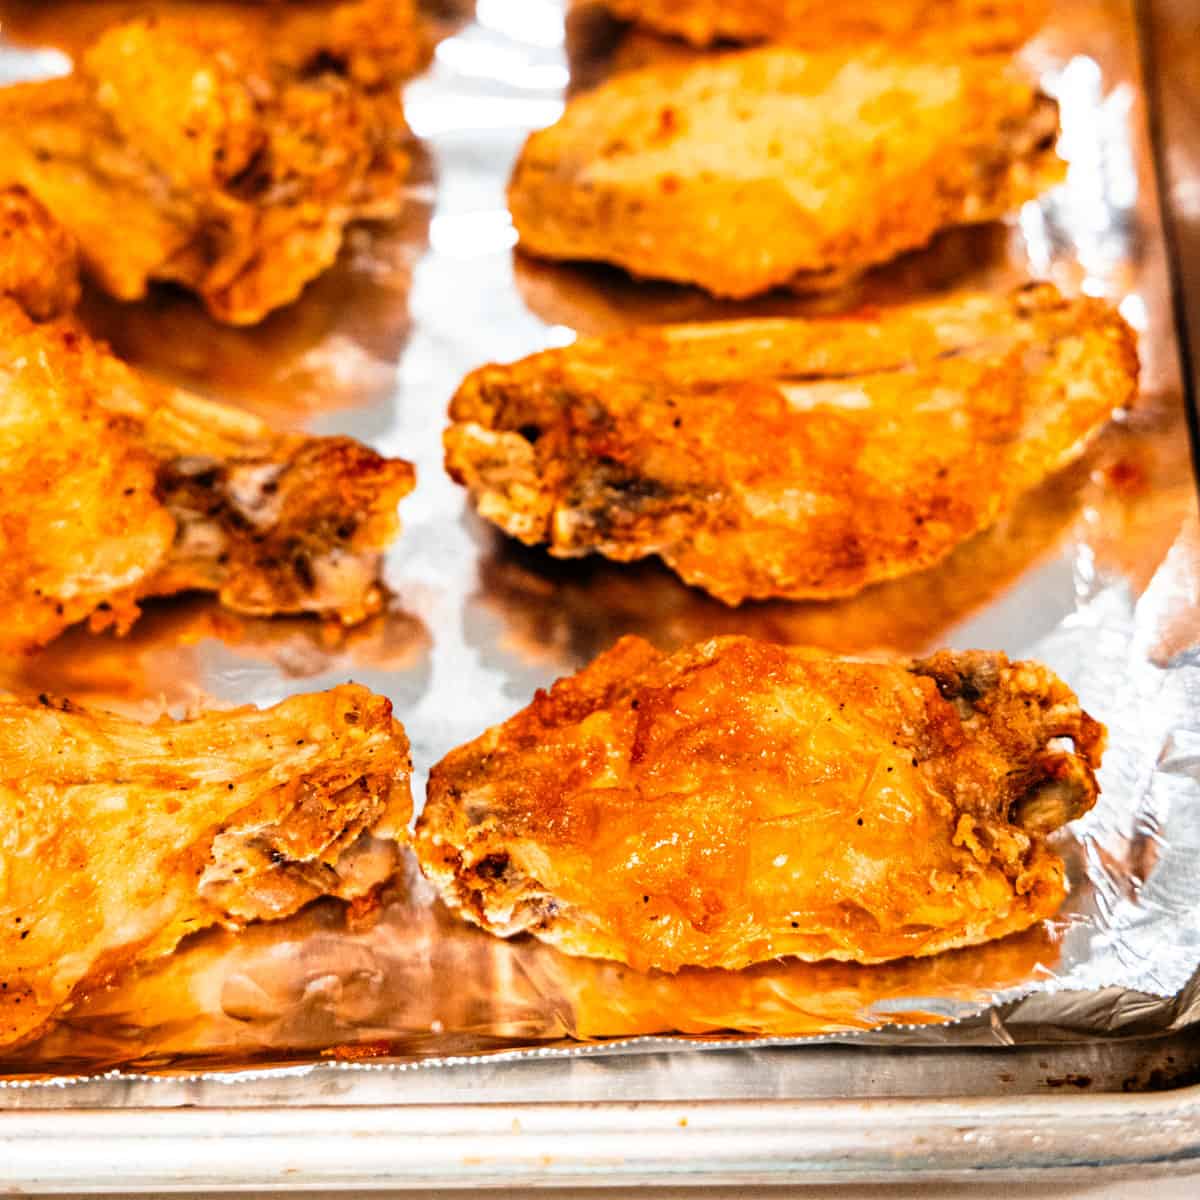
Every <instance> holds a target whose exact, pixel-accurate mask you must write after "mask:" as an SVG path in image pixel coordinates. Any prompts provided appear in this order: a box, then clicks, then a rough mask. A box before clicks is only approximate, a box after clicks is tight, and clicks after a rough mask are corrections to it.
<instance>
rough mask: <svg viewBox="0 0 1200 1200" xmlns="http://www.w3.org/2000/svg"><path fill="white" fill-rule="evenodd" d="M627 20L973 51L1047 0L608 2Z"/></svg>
mask: <svg viewBox="0 0 1200 1200" xmlns="http://www.w3.org/2000/svg"><path fill="white" fill-rule="evenodd" d="M604 2H605V6H606V7H607V8H609V9H610V10H611V11H612V12H613V13H614V14H615V15H616V16H618V17H620V18H621V19H622V20H626V21H633V22H635V23H637V24H639V25H644V26H645V27H647V28H649V29H654V30H657V31H658V32H660V33H666V34H670V35H672V36H674V37H680V38H684V39H685V40H686V41H689V42H691V43H692V45H694V46H711V45H713V44H714V43H716V42H721V41H731V42H777V43H785V44H787V45H791V46H800V47H804V48H811V49H820V48H821V47H824V46H829V45H834V44H841V43H847V44H853V45H861V44H862V43H863V42H866V41H869V40H871V39H875V38H882V39H886V40H887V41H889V42H900V43H906V42H911V41H914V40H917V39H920V38H922V37H927V36H928V37H936V38H938V39H941V40H943V41H949V42H953V43H955V44H959V45H962V46H965V47H967V48H969V49H971V50H975V51H994V50H1010V49H1013V48H1014V47H1016V46H1019V45H1020V44H1021V43H1022V42H1024V41H1026V40H1028V39H1029V38H1030V37H1032V36H1033V34H1034V33H1035V32H1036V31H1037V30H1038V28H1039V27H1040V26H1041V24H1042V23H1043V22H1044V21H1045V19H1046V13H1047V9H1048V7H1049V5H1048V3H1047V0H999V2H997V0H856V2H855V3H854V4H847V5H837V4H829V3H828V2H827V0H604Z"/></svg>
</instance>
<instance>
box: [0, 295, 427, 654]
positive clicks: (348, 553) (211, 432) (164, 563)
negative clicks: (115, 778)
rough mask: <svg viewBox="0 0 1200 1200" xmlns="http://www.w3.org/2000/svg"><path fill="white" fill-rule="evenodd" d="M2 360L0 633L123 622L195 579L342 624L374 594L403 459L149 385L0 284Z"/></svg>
mask: <svg viewBox="0 0 1200 1200" xmlns="http://www.w3.org/2000/svg"><path fill="white" fill-rule="evenodd" d="M0 374H3V375H4V379H5V382H4V391H3V401H2V403H0V481H2V482H3V488H2V489H0V552H2V553H3V557H4V563H5V570H4V571H3V572H2V573H0V608H2V609H3V611H4V613H5V621H4V626H3V629H2V630H0V646H3V647H6V648H8V649H10V650H11V649H18V650H19V649H26V648H29V647H32V646H37V645H42V644H44V643H45V642H47V641H49V640H50V639H51V638H53V637H55V636H56V635H57V634H58V633H60V632H61V631H62V630H63V629H65V628H66V627H67V626H68V625H71V624H73V623H75V622H77V621H80V620H83V619H85V618H88V617H91V618H92V620H93V623H94V624H97V625H104V624H109V623H112V624H116V625H117V626H118V627H120V628H124V627H126V626H128V624H129V623H130V622H131V621H132V620H133V619H134V618H135V617H136V615H137V605H136V601H137V600H138V598H139V597H143V596H152V595H165V594H168V593H171V592H177V591H185V590H194V589H203V590H207V591H215V592H217V593H218V595H219V596H220V598H221V600H222V601H223V602H224V603H226V604H227V605H229V606H230V607H231V608H235V609H238V610H239V611H242V612H249V613H278V612H318V613H328V614H330V615H336V616H338V617H339V618H340V619H341V620H343V621H345V622H347V623H353V622H355V621H358V620H361V619H362V618H363V617H365V616H366V615H367V614H369V613H370V612H372V611H375V610H376V609H377V608H378V607H379V604H380V602H381V595H380V589H379V586H378V564H379V557H380V553H381V552H382V550H383V548H384V547H385V546H386V545H387V544H388V543H389V542H390V541H391V540H392V539H393V538H394V537H395V535H396V532H397V530H398V525H399V523H398V520H397V517H396V506H397V504H398V502H399V500H400V499H401V497H403V496H405V495H407V493H408V492H409V491H411V490H412V486H413V481H414V474H413V469H412V466H411V465H410V464H409V463H407V462H404V461H403V460H400V459H385V458H383V457H382V456H381V455H379V454H376V453H375V451H373V450H370V449H369V448H367V447H365V446H362V445H360V444H358V443H357V442H354V441H352V440H350V439H349V438H340V437H339V438H314V437H307V436H304V435H300V434H282V433H276V432H274V431H273V430H271V429H270V428H269V427H268V426H267V425H266V424H265V423H264V422H262V421H260V420H258V419H257V418H254V417H251V416H249V415H248V414H245V413H242V412H239V411H237V410H235V409H231V408H228V407H225V406H223V405H219V404H214V403H211V402H209V401H206V400H201V399H198V398H197V397H194V396H189V395H187V394H186V393H183V392H178V391H174V390H171V389H168V388H165V387H160V386H156V385H154V384H152V383H150V382H149V381H148V380H145V379H143V378H140V377H139V376H137V375H136V374H135V373H134V372H132V371H130V370H129V369H128V368H127V367H126V366H125V365H124V364H123V363H121V362H119V361H118V360H117V359H116V358H114V357H113V356H112V355H111V354H109V353H108V351H107V350H106V349H105V348H104V347H103V346H101V345H99V344H97V343H95V342H93V341H92V340H91V339H90V338H89V337H87V335H86V334H84V333H83V332H81V331H80V330H79V329H77V328H76V327H75V326H74V325H73V324H72V323H71V322H70V321H69V320H59V321H54V322H50V323H46V324H42V325H35V324H34V323H33V322H31V321H30V320H29V319H28V318H27V317H26V316H25V314H24V313H22V312H21V311H20V310H18V309H17V308H16V306H15V305H14V304H13V303H12V302H11V301H6V300H2V299H0Z"/></svg>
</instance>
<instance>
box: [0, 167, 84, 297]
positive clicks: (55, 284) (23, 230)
mask: <svg viewBox="0 0 1200 1200" xmlns="http://www.w3.org/2000/svg"><path fill="white" fill-rule="evenodd" d="M3 296H7V297H9V298H10V299H12V300H15V301H16V302H17V303H18V304H19V305H20V306H21V307H22V308H23V309H24V310H25V311H26V312H27V313H28V314H29V315H30V316H31V317H33V318H34V320H37V321H44V320H46V319H47V318H49V317H56V316H59V315H61V314H62V313H67V312H70V311H71V310H72V309H73V308H74V307H75V305H76V304H77V303H78V302H79V257H78V253H77V250H76V246H75V239H74V238H72V237H71V235H70V234H69V233H68V232H67V231H66V230H65V229H64V228H63V227H62V226H61V225H60V224H59V223H58V222H57V221H55V220H54V218H53V217H51V216H50V214H49V213H48V212H47V211H46V209H45V208H44V207H43V206H42V205H41V204H39V203H38V201H37V200H35V199H34V198H33V197H32V196H31V195H30V194H29V193H28V192H27V191H25V189H24V188H19V187H11V188H2V189H0V297H3Z"/></svg>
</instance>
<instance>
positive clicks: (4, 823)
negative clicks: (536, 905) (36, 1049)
mask: <svg viewBox="0 0 1200 1200" xmlns="http://www.w3.org/2000/svg"><path fill="white" fill-rule="evenodd" d="M409 770H410V764H409V759H408V742H407V740H406V738H405V736H404V730H403V729H402V728H401V727H400V724H399V722H397V721H395V720H393V719H392V715H391V705H390V704H389V703H388V701H387V700H385V699H383V698H382V697H379V696H373V695H371V693H370V692H368V691H367V690H366V689H365V688H361V687H355V686H345V687H339V688H335V689H334V690H333V691H330V692H325V693H323V694H318V695H309V696H297V697H294V698H293V699H290V700H285V701H284V702H283V703H282V704H278V705H276V706H275V707H274V708H271V709H267V710H265V711H259V710H257V709H253V708H241V709H236V710H234V711H232V712H224V713H210V714H208V715H206V716H203V717H199V718H196V719H194V720H188V721H171V720H169V719H163V720H161V721H159V722H157V723H156V724H153V725H142V724H139V723H138V722H135V721H128V720H124V719H122V718H120V717H116V716H113V715H111V714H108V713H102V712H88V711H87V710H85V709H82V708H79V707H77V706H75V705H72V704H70V703H69V702H67V701H54V700H51V699H50V698H49V697H46V696H42V697H41V698H40V703H24V702H22V701H20V700H17V699H14V698H12V697H0V829H3V831H4V832H3V834H2V835H0V1047H8V1046H12V1045H14V1044H16V1043H19V1042H22V1041H26V1040H28V1039H30V1038H33V1037H35V1036H36V1035H37V1034H38V1033H39V1032H40V1031H41V1030H43V1029H44V1028H45V1027H46V1025H47V1024H48V1023H49V1022H50V1021H52V1020H53V1019H54V1018H55V1017H56V1016H58V1015H60V1014H61V1013H62V1011H63V1009H64V1008H65V1007H67V1006H68V1005H70V1003H71V1002H72V1000H73V999H74V998H76V997H77V996H78V995H79V994H80V993H81V992H83V991H84V990H85V989H87V988H89V987H94V986H96V985H98V984H102V983H104V982H105V981H106V980H107V979H109V978H110V977H111V976H112V975H114V974H115V973H116V972H117V971H119V970H121V969H122V968H124V967H126V966H128V965H129V964H131V963H133V962H138V961H143V960H145V959H149V958H153V957H155V956H157V955H161V954H167V953H169V952H170V951H171V950H172V949H174V947H175V945H176V944H177V943H178V942H179V941H180V939H181V938H183V937H185V936H186V935H187V934H189V933H194V932H195V931H196V930H198V929H203V928H205V927H206V926H209V925H215V924H220V925H225V926H228V927H231V928H234V927H237V926H239V925H242V924H244V923H245V922H247V921H255V920H274V919H276V918H279V917H284V916H287V915H288V914H289V913H293V912H295V911H296V910H297V909H298V908H300V907H301V906H302V905H304V904H306V903H308V901H310V900H313V899H315V898H316V897H317V896H322V895H333V896H341V897H344V898H347V899H350V898H354V897H358V896H363V895H365V894H366V893H368V892H369V891H370V890H371V889H372V888H374V887H376V886H378V885H379V884H380V883H382V882H383V881H384V880H385V879H386V878H387V877H388V876H389V875H391V873H392V872H393V870H394V869H395V866H396V862H397V852H396V844H395V840H396V839H404V838H405V837H406V831H405V827H406V824H407V822H408V819H409V817H410V815H411V813H412V797H411V794H410V792H409V786H408V777H409Z"/></svg>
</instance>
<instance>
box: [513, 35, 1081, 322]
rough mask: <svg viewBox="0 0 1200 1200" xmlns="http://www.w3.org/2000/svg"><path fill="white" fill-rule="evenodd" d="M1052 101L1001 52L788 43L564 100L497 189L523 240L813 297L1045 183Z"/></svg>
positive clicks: (556, 255) (639, 268) (628, 79)
mask: <svg viewBox="0 0 1200 1200" xmlns="http://www.w3.org/2000/svg"><path fill="white" fill-rule="evenodd" d="M1057 129H1058V110H1057V107H1056V105H1055V104H1054V102H1053V101H1052V100H1050V99H1049V98H1048V97H1046V96H1044V95H1042V94H1040V93H1039V92H1038V91H1037V90H1036V88H1035V87H1034V86H1033V85H1032V84H1031V83H1030V82H1029V81H1028V80H1027V79H1026V78H1024V76H1023V75H1021V74H1020V73H1019V72H1018V71H1017V70H1016V68H1015V67H1014V66H1013V64H1012V62H1011V61H1010V60H1009V59H1007V58H1004V57H998V56H978V57H970V56H966V57H963V56H955V55H953V54H950V53H948V52H945V51H943V52H942V53H940V54H938V53H933V52H930V53H929V54H919V55H918V54H912V53H907V52H900V51H896V50H891V51H887V50H884V49H882V48H880V47H871V48H868V49H865V50H863V51H862V52H861V53H860V54H858V55H857V56H856V57H854V58H846V57H844V56H843V55H840V54H837V53H824V54H806V53H803V52H801V51H798V50H792V49H763V50H751V51H746V52H744V53H739V54H728V55H720V56H717V57H715V58H713V59H711V60H707V61H704V62H699V63H696V64H693V65H690V66H664V67H650V68H646V69H645V70H640V71H633V72H631V73H629V74H625V75H622V76H619V77H617V78H615V79H613V80H610V81H609V82H608V83H606V84H603V85H602V86H600V87H598V88H596V89H595V90H593V91H591V92H588V93H586V94H584V95H582V96H579V97H577V98H576V99H574V100H572V101H571V102H570V103H569V104H568V105H567V109H566V112H565V113H564V114H563V116H562V118H561V119H560V120H559V121H558V122H557V124H555V125H552V126H550V128H548V129H544V130H542V131H540V132H538V133H535V134H533V136H532V137H531V138H530V139H529V141H528V142H527V143H526V145H525V148H524V150H523V151H522V153H521V156H520V158H519V159H518V161H517V165H516V168H515V170H514V173H513V177H512V180H511V182H510V185H509V207H510V209H511V210H512V216H513V221H514V223H515V225H516V228H517V231H518V234H519V236H520V244H521V246H522V247H523V248H524V249H525V250H527V251H529V252H530V253H532V254H535V255H539V256H542V257H545V258H552V259H585V260H598V261H602V262H608V263H613V264H615V265H617V266H619V267H623V268H624V269H625V270H627V271H630V272H632V273H633V274H635V275H640V276H646V277H650V278H658V279H669V280H674V281H676V282H680V283H694V284H698V285H699V286H700V287H702V288H704V289H705V290H707V291H709V292H711V293H713V294H714V295H717V296H727V297H732V298H735V299H737V298H743V297H746V296H751V295H754V294H756V293H759V292H763V291H767V290H768V289H770V288H773V287H776V286H780V285H791V286H795V287H797V288H801V289H806V290H812V289H818V290H819V289H822V288H828V287H832V286H838V285H840V284H843V283H844V282H845V281H846V280H847V279H848V278H851V277H853V276H854V275H856V274H859V273H861V272H862V271H864V270H866V269H867V268H869V267H871V266H873V265H875V264H878V263H882V262H886V261H888V260H889V259H892V258H895V257H896V256H897V255H899V254H901V253H903V252H904V251H907V250H913V249H917V248H919V247H921V246H924V245H926V244H927V243H928V242H929V241H930V239H931V238H932V237H933V236H934V235H935V234H936V233H937V232H938V231H939V230H941V229H944V228H946V227H948V226H955V225H964V224H975V223H979V222H984V221H990V220H994V219H996V218H998V217H1001V216H1003V215H1004V214H1005V213H1008V212H1010V211H1011V210H1013V209H1014V208H1017V207H1018V206H1020V205H1021V204H1022V203H1024V202H1025V201H1026V200H1030V199H1032V198H1033V197H1035V196H1037V195H1038V194H1039V193H1040V192H1041V191H1043V190H1044V189H1045V188H1047V187H1048V186H1050V185H1051V184H1053V183H1056V182H1057V181H1058V180H1059V179H1060V177H1061V174H1062V163H1061V162H1060V160H1059V159H1058V158H1057V156H1056V155H1055V153H1054V143H1055V140H1056V134H1057Z"/></svg>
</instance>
